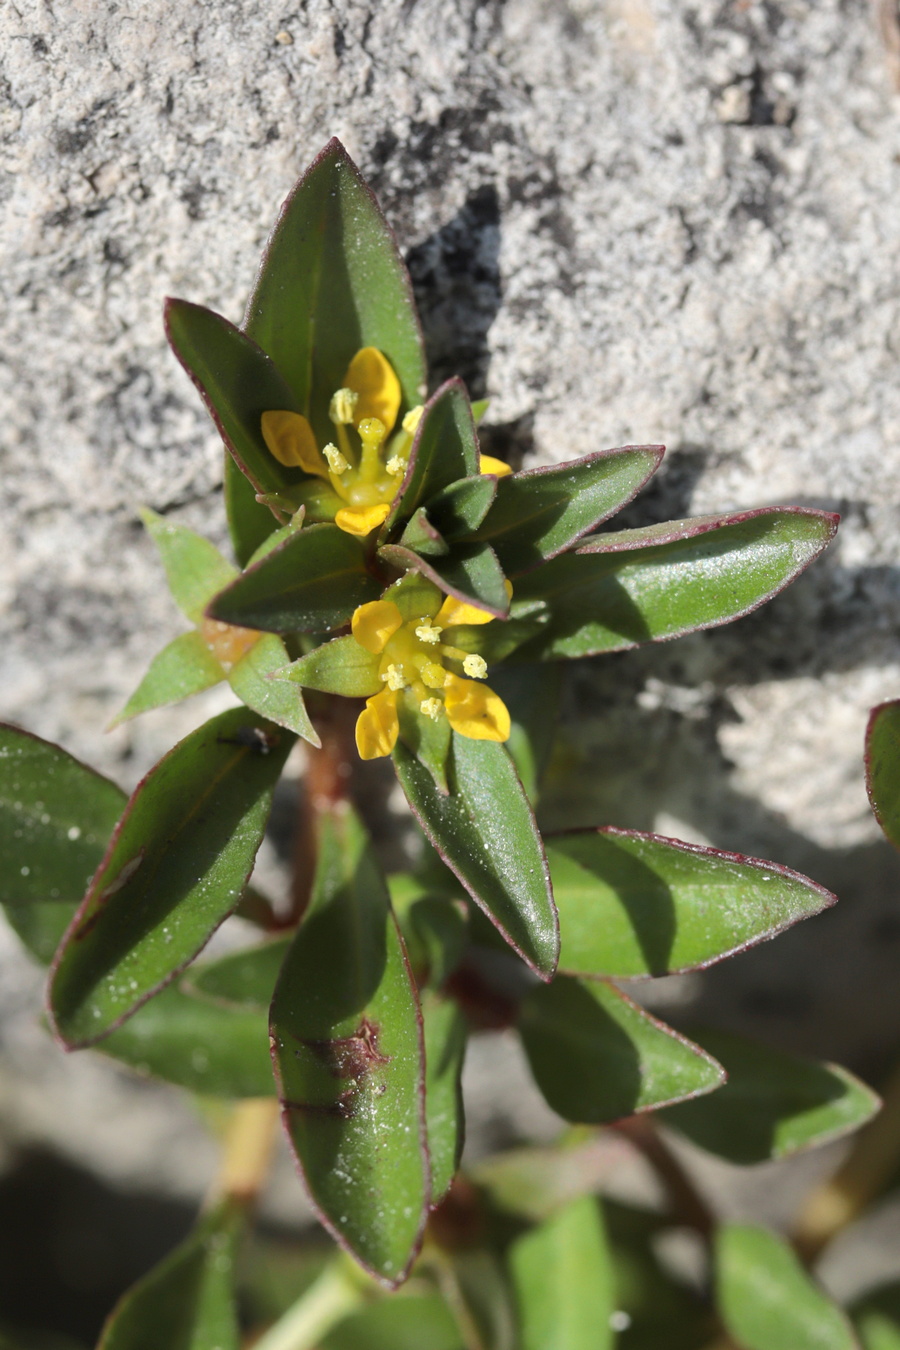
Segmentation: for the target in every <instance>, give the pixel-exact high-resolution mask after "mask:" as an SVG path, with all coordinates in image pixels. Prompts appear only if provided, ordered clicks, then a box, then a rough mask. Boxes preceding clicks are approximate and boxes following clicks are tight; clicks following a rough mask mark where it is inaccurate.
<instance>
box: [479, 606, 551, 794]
mask: <svg viewBox="0 0 900 1350" xmlns="http://www.w3.org/2000/svg"><path fill="white" fill-rule="evenodd" d="M498 627H499V625H498ZM562 678H563V670H562V667H561V666H558V665H552V666H551V665H543V666H540V665H528V666H526V665H522V666H506V667H500V668H498V669H496V670H492V671H491V674H490V683H491V688H492V689H493V691H494V693H495V694H498V695H499V697H500V698H502V699H503V702H504V703H505V704H506V706H507V708H508V709H509V715H510V718H511V720H512V725H511V727H510V734H509V740H508V741H507V742H506V748H507V750H508V751H509V753H510V755H511V756H512V760H513V763H514V764H515V766H516V772H517V773H518V775H519V777H520V778H521V780H522V786H523V787H524V789H525V792H526V794H527V796H528V800H529V801H530V802H532V803H534V802H536V801H537V799H538V795H539V790H540V785H541V779H542V778H543V775H544V770H545V769H546V767H547V764H548V762H549V759H550V752H551V750H552V748H553V742H554V739H555V737H556V728H557V721H558V710H559V701H560V693H561V686H562Z"/></svg>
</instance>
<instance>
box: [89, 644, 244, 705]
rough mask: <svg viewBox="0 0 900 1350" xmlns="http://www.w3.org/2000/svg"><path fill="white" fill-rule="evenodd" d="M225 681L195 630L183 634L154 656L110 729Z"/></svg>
mask: <svg viewBox="0 0 900 1350" xmlns="http://www.w3.org/2000/svg"><path fill="white" fill-rule="evenodd" d="M224 678H225V672H224V671H223V670H222V667H221V665H220V664H219V662H218V661H217V660H216V658H215V657H214V656H213V654H212V652H211V651H210V650H209V647H208V646H207V645H206V643H205V642H204V641H203V638H202V636H201V635H200V633H198V632H197V630H196V628H194V629H192V630H191V631H190V632H189V633H180V634H179V635H178V637H177V638H173V639H172V641H171V642H170V643H169V644H168V646H166V647H163V649H162V651H161V652H158V653H157V654H156V656H154V658H153V660H152V661H151V663H150V668H149V670H148V671H147V674H146V675H145V676H144V678H143V679H142V680H141V682H140V684H139V685H138V687H137V689H135V691H134V693H133V694H132V695H131V698H130V699H129V700H128V702H127V703H126V704H125V707H124V708H123V709H122V711H121V712H120V713H119V714H118V715H117V716H116V717H114V718H113V720H112V722H111V723H110V728H112V727H115V726H118V725H119V723H120V722H127V721H128V719H129V718H131V717H137V716H139V714H140V713H144V712H149V711H150V710H151V709H152V708H162V707H164V706H165V705H166V704H168V703H178V702H180V701H181V699H183V698H189V697H190V696H191V694H199V693H201V691H202V690H204V689H209V688H211V686H212V685H214V684H218V683H219V681H220V680H223V679H224Z"/></svg>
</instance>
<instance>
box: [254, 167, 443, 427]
mask: <svg viewBox="0 0 900 1350" xmlns="http://www.w3.org/2000/svg"><path fill="white" fill-rule="evenodd" d="M244 329H245V331H246V332H247V333H248V334H249V335H250V337H251V338H253V339H254V341H256V342H258V343H259V345H260V346H261V347H262V348H263V349H264V350H265V351H266V352H268V354H269V355H270V356H271V357H272V358H273V360H274V361H275V363H276V365H277V366H278V369H279V370H280V371H281V373H282V375H283V376H284V378H285V379H286V380H287V382H288V384H289V385H290V387H291V388H292V389H293V391H294V394H295V396H296V398H297V399H298V400H299V411H301V412H303V413H305V414H306V415H307V416H308V417H309V419H310V421H311V422H312V425H313V429H314V431H315V433H316V435H317V437H318V439H319V444H320V445H324V444H325V443H326V442H327V441H329V440H330V439H331V434H332V427H331V423H330V421H329V420H328V404H329V400H330V399H331V396H332V394H333V393H334V392H335V390H337V389H339V388H340V387H341V385H342V384H343V381H344V375H345V372H346V370H347V366H348V364H349V362H350V359H351V357H352V356H353V355H354V353H355V352H356V351H357V350H358V349H359V348H360V347H370V346H371V347H377V348H378V349H379V351H381V352H382V353H383V354H384V355H385V356H386V357H387V359H388V360H389V361H390V363H391V365H392V366H393V368H394V370H395V371H396V373H397V377H398V379H399V380H400V385H401V388H402V390H403V397H404V403H405V404H406V406H407V407H409V406H412V405H413V404H416V403H419V402H421V399H422V396H423V394H424V392H425V360H424V354H423V347H422V337H421V332H420V330H419V323H418V319H417V317H416V311H415V305H414V303H413V297H412V288H411V286H410V281H409V276H408V273H407V271H406V268H405V266H404V264H403V260H402V258H401V257H400V253H399V251H398V249H397V245H396V242H395V240H394V236H393V234H392V233H391V231H390V229H389V227H388V225H387V223H386V221H385V219H384V217H383V215H382V214H381V210H380V208H379V206H378V203H377V202H376V200H375V197H374V196H373V194H372V192H371V191H370V189H369V188H368V187H367V186H366V184H365V183H364V182H363V179H362V177H361V176H360V173H359V170H358V169H357V168H356V165H355V164H354V163H353V161H352V160H351V159H350V157H349V155H348V154H347V152H346V150H345V149H344V147H343V146H342V145H341V143H340V141H338V140H331V141H329V142H328V144H327V145H326V147H325V149H324V150H323V151H322V153H321V154H320V155H318V156H317V158H316V159H315V160H314V161H313V163H312V164H311V165H310V167H309V169H308V170H307V171H306V173H305V174H304V175H303V177H302V178H301V179H300V182H299V183H298V184H297V186H296V187H295V188H294V190H293V192H292V193H291V195H290V196H289V197H288V199H287V201H286V202H285V204H284V206H283V207H282V209H281V214H280V215H279V217H278V221H277V222H276V225H275V228H274V230H273V231H272V234H271V236H270V238H269V241H268V243H267V245H266V250H265V253H264V254H263V260H262V265H261V267H260V270H259V276H258V277H257V280H256V286H255V289H254V291H253V294H252V296H251V297H250V302H249V304H248V306H247V314H246V317H245V319H244ZM270 406H272V407H275V406H276V405H275V404H272V405H270Z"/></svg>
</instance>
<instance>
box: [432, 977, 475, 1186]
mask: <svg viewBox="0 0 900 1350" xmlns="http://www.w3.org/2000/svg"><path fill="white" fill-rule="evenodd" d="M421 1001H422V1020H423V1024H424V1028H425V1122H426V1127H427V1132H428V1153H429V1157H430V1159H431V1204H432V1206H434V1205H436V1204H438V1203H439V1202H440V1201H441V1200H443V1198H444V1196H445V1195H446V1194H447V1192H448V1191H449V1189H450V1186H451V1184H452V1181H453V1178H454V1177H455V1176H456V1171H457V1168H458V1167H459V1160H460V1158H461V1157H462V1150H463V1142H464V1140H465V1116H464V1114H463V1096H462V1069H463V1061H464V1059H465V1057H466V1041H467V1039H468V1025H467V1023H466V1019H465V1016H464V1014H463V1012H462V1009H461V1008H460V1006H459V1004H458V1003H456V1002H455V1000H454V999H452V998H443V997H442V996H441V995H440V994H439V993H437V992H436V991H435V990H433V989H426V990H424V991H423V992H422V994H421Z"/></svg>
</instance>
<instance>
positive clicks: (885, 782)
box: [866, 701, 900, 848]
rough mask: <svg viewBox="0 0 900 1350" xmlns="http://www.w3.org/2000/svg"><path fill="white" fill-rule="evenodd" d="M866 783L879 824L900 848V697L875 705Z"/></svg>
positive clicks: (867, 740) (869, 737) (867, 734)
mask: <svg viewBox="0 0 900 1350" xmlns="http://www.w3.org/2000/svg"><path fill="white" fill-rule="evenodd" d="M866 783H867V786H868V789H869V800H870V801H871V803H872V809H873V811H874V812H875V815H876V816H877V817H878V823H879V825H880V826H881V828H882V829H883V830H884V832H885V834H886V835H887V837H888V839H890V841H891V843H892V844H893V845H894V847H895V848H900V701H897V702H894V703H882V704H881V706H880V707H878V708H873V709H872V714H871V716H870V718H869V725H868V728H867V730H866Z"/></svg>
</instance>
